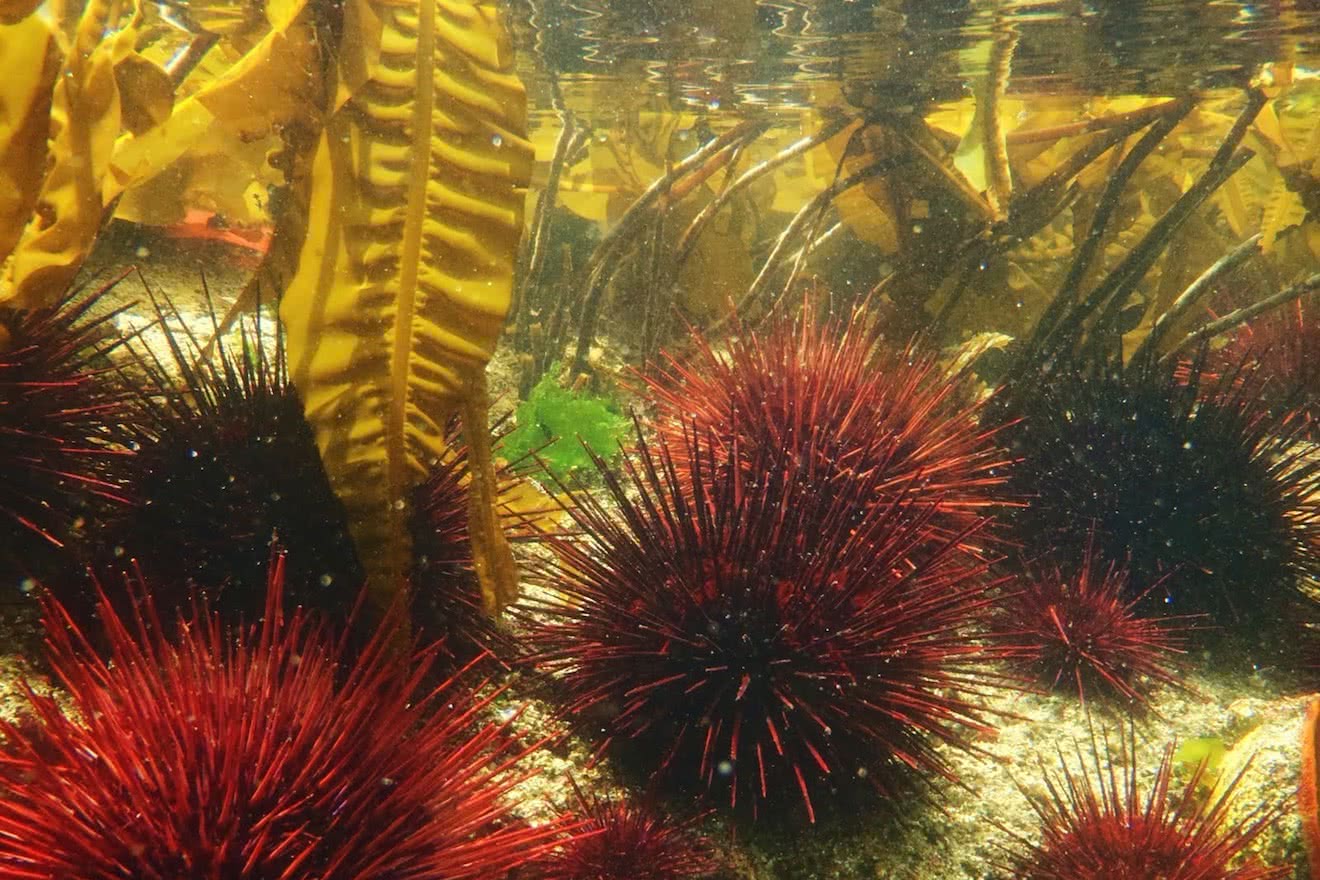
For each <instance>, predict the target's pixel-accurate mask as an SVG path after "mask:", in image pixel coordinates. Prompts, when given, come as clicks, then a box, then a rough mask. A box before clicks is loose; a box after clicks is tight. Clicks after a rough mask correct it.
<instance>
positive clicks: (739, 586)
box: [529, 430, 1011, 820]
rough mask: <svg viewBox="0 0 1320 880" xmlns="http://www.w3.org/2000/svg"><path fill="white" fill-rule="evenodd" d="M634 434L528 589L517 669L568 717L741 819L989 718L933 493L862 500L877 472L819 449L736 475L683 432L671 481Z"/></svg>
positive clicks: (669, 460) (883, 787)
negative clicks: (628, 453) (525, 661)
mask: <svg viewBox="0 0 1320 880" xmlns="http://www.w3.org/2000/svg"><path fill="white" fill-rule="evenodd" d="M638 435H639V436H638V449H637V452H636V454H635V456H634V457H631V458H629V459H628V460H627V463H626V465H625V469H624V471H623V473H621V474H620V473H616V472H613V471H612V470H611V469H610V468H609V466H608V465H607V464H606V463H605V462H604V461H603V460H601V459H600V458H596V459H595V461H596V466H597V468H598V470H599V471H600V474H601V477H602V479H603V481H604V484H605V487H606V493H607V494H608V496H609V497H610V498H611V499H612V501H613V505H612V506H607V505H606V503H604V502H603V501H602V500H601V499H600V498H598V497H597V496H595V495H592V494H589V493H587V492H585V491H580V490H579V491H574V492H572V493H570V502H569V505H568V512H569V514H570V515H571V516H572V518H573V520H574V524H575V526H576V531H577V532H580V535H567V536H566V535H559V536H553V537H552V538H551V539H550V544H551V546H552V548H553V550H554V551H555V553H556V559H557V562H555V563H553V564H552V565H551V566H550V569H549V570H548V571H547V572H546V575H547V578H548V581H549V583H548V586H549V587H550V588H551V591H550V594H551V596H552V597H553V598H549V599H545V600H542V601H540V602H536V603H534V604H533V610H534V611H535V612H537V615H536V617H535V619H534V620H532V622H531V632H530V633H529V639H530V641H531V643H532V647H533V656H532V657H531V662H532V663H534V664H535V665H537V666H538V667H539V668H541V669H545V670H549V671H551V672H553V673H555V674H556V675H557V678H558V681H557V684H558V685H559V687H560V688H561V689H562V692H563V694H564V695H565V697H566V701H567V710H568V712H569V713H570V714H571V715H573V716H576V718H577V719H578V720H580V721H581V722H582V724H583V727H584V728H586V727H587V726H588V723H589V722H590V726H591V727H596V726H597V724H598V725H599V729H603V731H604V739H605V744H604V745H608V744H610V743H616V744H618V745H619V746H621V747H624V746H626V747H629V748H627V749H626V751H627V752H628V753H629V754H630V756H631V757H633V758H634V760H635V761H640V762H642V763H643V764H645V765H647V767H648V769H649V771H650V772H651V774H652V775H653V776H655V777H662V778H664V779H666V780H668V781H671V782H675V783H678V784H690V785H696V786H698V787H701V788H704V789H705V790H706V791H707V793H708V794H709V795H711V796H713V797H716V798H719V799H722V800H724V801H727V802H728V803H730V804H731V805H734V806H740V807H750V808H751V810H752V812H753V813H756V812H757V811H758V810H760V808H761V806H762V804H763V802H765V801H766V800H767V799H770V798H773V797H776V796H780V795H783V794H784V793H785V792H789V793H792V792H796V793H797V794H796V796H798V797H800V798H801V800H802V803H803V804H804V806H805V812H806V815H807V816H808V817H809V818H811V819H812V820H814V819H815V813H816V807H817V804H818V795H820V794H822V793H823V792H824V791H826V790H828V789H831V788H837V787H843V786H851V785H853V784H855V783H857V782H858V781H859V780H864V781H865V784H866V785H869V786H871V787H873V788H874V789H877V790H879V791H880V792H881V793H882V794H886V795H894V794H897V793H898V792H900V791H902V790H906V788H907V784H908V783H911V782H914V781H917V780H919V779H924V780H930V779H932V778H934V777H941V776H943V777H949V776H951V771H950V769H949V767H948V764H947V762H946V761H945V759H944V758H943V757H942V755H941V753H940V751H939V750H938V749H937V748H936V747H935V743H937V742H944V743H947V744H950V745H953V746H955V747H957V748H963V749H971V748H973V746H972V745H971V743H970V741H969V740H970V738H972V737H974V736H975V735H977V734H979V733H985V732H988V731H989V730H990V725H989V724H988V722H987V720H986V713H985V712H984V711H983V709H982V708H981V706H980V702H979V697H980V695H981V693H982V690H983V688H985V687H986V686H988V685H990V684H991V683H993V682H997V681H998V680H999V679H998V678H997V677H996V675H995V674H994V673H993V672H991V671H989V670H988V669H987V664H989V663H990V662H992V661H995V660H997V659H1000V658H1002V657H1004V656H1007V655H1008V654H1010V653H1011V650H1010V649H1008V648H1005V647H1002V646H996V645H994V644H991V643H987V642H986V641H984V640H982V639H979V638H977V637H975V635H974V633H973V629H974V628H975V627H976V626H977V625H978V624H982V623H984V622H985V620H986V618H987V617H988V615H989V614H990V613H991V610H992V607H993V602H994V600H993V598H992V596H993V589H992V587H991V585H990V582H989V581H988V579H987V578H985V577H983V576H982V574H983V569H982V566H981V565H979V564H975V563H973V562H971V561H969V560H968V559H967V558H966V557H964V556H962V555H961V554H957V553H952V555H953V556H955V557H956V560H957V561H956V562H950V561H949V560H948V559H946V558H945V557H947V556H949V555H951V551H953V550H954V549H955V548H956V547H957V546H958V544H959V542H960V540H961V536H955V537H954V538H953V539H952V540H945V541H942V542H932V540H931V536H930V526H929V519H930V515H931V509H930V507H929V506H921V505H916V504H912V503H908V502H906V501H904V500H903V499H901V498H900V499H897V500H896V501H894V502H892V503H890V504H888V505H886V506H885V507H883V508H876V507H874V506H873V505H868V504H866V503H864V501H863V499H867V498H872V497H874V494H875V493H876V492H877V490H878V489H879V488H880V486H881V485H882V482H883V481H884V480H885V479H886V477H885V476H884V475H881V474H879V473H878V472H876V471H870V472H867V473H865V474H859V475H858V477H857V479H855V480H848V481H841V482H838V483H835V482H831V481H829V480H821V479H818V476H817V474H816V472H815V470H814V465H813V462H816V461H819V460H820V459H819V457H818V456H817V455H815V454H814V453H815V452H816V451H817V450H815V449H810V448H809V449H808V452H810V453H813V454H808V455H804V456H802V457H801V458H800V459H798V460H797V461H796V462H795V463H793V464H789V465H785V464H783V463H782V462H780V461H779V460H778V459H777V458H775V457H773V456H759V457H757V458H752V459H750V460H749V465H750V466H749V467H747V468H729V467H722V466H720V465H719V455H718V453H717V452H716V450H715V449H714V448H713V446H712V444H711V442H710V441H709V440H708V439H707V438H706V437H704V436H703V435H701V434H698V433H694V432H691V431H689V432H688V433H687V434H686V435H685V436H684V437H683V438H682V442H683V444H684V447H683V449H682V453H681V454H682V460H683V461H684V462H685V464H686V466H687V470H688V473H687V475H686V476H680V474H679V472H678V469H677V465H676V458H677V456H676V455H674V454H672V453H671V451H670V448H669V446H668V444H667V443H666V442H664V441H661V443H660V445H659V446H658V447H654V446H652V445H650V444H649V443H647V441H646V440H645V438H644V437H643V436H641V432H640V430H639V432H638ZM753 474H754V475H755V476H754V477H753V476H751V475H753ZM917 547H924V548H926V550H924V551H923V552H921V553H918V552H916V549H915V548H917ZM914 559H920V560H921V561H920V562H913V560H914Z"/></svg>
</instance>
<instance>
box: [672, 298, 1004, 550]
mask: <svg viewBox="0 0 1320 880" xmlns="http://www.w3.org/2000/svg"><path fill="white" fill-rule="evenodd" d="M862 314H863V313H862V312H860V311H858V312H854V313H853V316H852V318H851V319H850V320H848V321H847V322H838V321H829V320H819V319H817V318H815V317H813V315H812V313H811V310H810V307H809V306H808V307H807V308H805V309H804V312H803V314H802V315H801V316H800V317H799V318H797V319H790V318H776V319H774V321H773V323H772V325H771V326H770V328H769V329H768V330H766V331H755V330H751V329H747V328H743V329H742V331H741V332H740V334H739V335H738V336H736V337H735V338H733V339H732V340H730V342H729V345H728V352H727V354H726V355H720V354H718V353H716V351H715V349H714V348H713V347H712V345H711V343H710V342H709V341H707V340H706V339H704V338H702V337H701V336H699V335H698V336H697V338H696V342H695V344H696V354H695V357H694V358H693V359H692V360H691V361H686V362H684V361H680V360H678V359H677V358H675V357H673V356H668V364H667V365H665V366H662V367H661V369H660V373H659V375H658V376H656V377H652V378H648V379H647V383H648V385H649V389H650V391H651V393H652V395H653V396H654V398H655V401H656V407H657V412H658V415H657V428H658V430H659V431H660V432H661V433H662V434H663V435H665V436H667V437H668V438H669V439H670V443H671V446H672V447H673V449H674V453H675V457H676V459H678V460H679V465H680V467H681V466H682V464H683V462H682V460H681V454H682V444H681V443H680V442H679V441H680V440H681V436H682V434H683V432H684V431H686V430H687V429H688V427H689V426H690V425H695V426H696V429H697V430H698V432H701V433H706V432H710V434H711V436H713V437H714V438H715V440H716V451H717V452H718V453H719V454H720V455H721V456H723V457H727V456H729V455H731V454H732V450H733V448H734V446H735V441H736V445H737V446H738V447H739V448H740V449H741V451H742V457H743V458H747V457H748V456H756V455H764V456H767V457H768V458H767V460H768V461H771V462H772V463H773V464H774V465H776V466H784V465H786V464H788V463H790V462H792V461H793V460H795V459H797V458H800V457H801V456H803V455H804V454H806V453H807V452H808V450H811V451H813V453H814V454H815V455H816V456H818V458H819V461H818V463H817V464H818V467H819V468H820V470H819V473H820V475H821V476H822V478H826V477H829V478H833V476H835V475H838V476H844V477H846V476H847V475H849V474H856V473H860V472H863V471H868V470H872V469H874V470H876V471H878V472H879V473H880V475H881V477H882V478H881V479H880V480H878V481H876V489H877V492H878V496H879V497H878V498H877V499H876V500H875V501H873V502H872V503H878V504H879V505H881V506H883V504H884V502H885V501H886V500H887V499H889V498H892V497H894V496H895V495H896V494H900V493H902V494H909V495H911V497H913V498H914V499H916V500H919V501H923V502H928V503H932V504H934V505H935V510H934V513H933V515H932V516H931V520H930V525H929V529H930V531H931V533H932V537H940V538H946V539H947V538H951V537H954V536H962V538H961V540H963V541H964V542H966V544H967V545H966V546H964V547H963V549H967V550H976V549H978V548H977V547H976V546H974V545H973V542H972V535H973V534H974V535H975V536H976V537H977V538H978V539H981V540H984V538H985V535H984V533H983V531H981V530H977V531H975V532H972V531H969V528H970V526H972V525H973V524H974V523H976V522H977V521H978V520H979V519H980V518H981V517H982V516H983V515H984V512H985V510H986V508H988V507H989V506H990V505H991V504H992V503H1002V498H1000V497H999V494H1000V493H997V492H996V491H995V490H996V488H997V487H998V486H999V485H1000V484H1001V483H1003V481H1004V467H1005V465H1006V464H1007V461H1008V459H1007V457H1006V456H1005V454H1004V453H1003V452H1002V451H1001V450H999V449H998V448H996V446H995V443H994V436H993V435H994V431H993V430H988V429H986V428H983V427H981V425H980V423H979V413H980V409H981V407H980V405H979V404H978V403H976V402H974V401H973V398H972V394H971V392H970V390H969V389H968V388H967V386H966V384H965V383H964V382H963V381H962V378H961V377H960V376H959V375H958V374H956V373H953V372H951V371H950V370H949V368H947V367H944V366H941V365H940V364H939V363H938V361H937V360H936V358H935V357H934V356H933V355H932V354H929V353H924V352H920V351H918V350H917V349H916V348H915V347H911V348H908V349H906V350H901V351H891V350H888V349H886V348H885V347H884V345H883V344H882V343H881V342H879V341H878V340H877V339H876V338H874V337H873V336H871V335H870V334H869V333H868V331H867V328H866V327H864V326H863V325H862V323H861V315H862Z"/></svg>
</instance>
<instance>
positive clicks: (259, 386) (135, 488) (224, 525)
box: [97, 308, 362, 615]
mask: <svg viewBox="0 0 1320 880" xmlns="http://www.w3.org/2000/svg"><path fill="white" fill-rule="evenodd" d="M158 311H160V312H161V315H160V319H161V325H162V326H166V327H169V325H170V323H171V322H177V321H178V316H177V314H175V313H174V311H173V309H172V308H171V309H169V310H168V312H166V310H165V309H159V310H158ZM262 329H263V327H262V325H261V324H260V322H258V323H257V324H256V325H255V327H253V328H248V330H245V331H244V332H243V333H242V334H241V338H240V341H239V343H238V344H236V345H232V346H231V345H229V344H226V343H224V342H218V343H217V344H216V345H215V346H214V350H213V352H212V353H211V354H204V353H203V349H202V346H201V345H199V344H198V343H197V342H196V341H195V340H194V339H193V337H192V336H191V334H190V333H189V332H188V331H186V330H184V331H178V330H170V331H169V332H167V334H166V335H167V340H168V344H169V346H170V348H171V352H170V357H169V358H168V360H167V361H165V362H162V361H160V360H158V359H156V358H154V357H153V356H151V355H150V354H143V355H141V356H140V360H141V361H142V362H143V365H144V366H145V367H146V369H145V370H144V372H145V373H147V375H148V381H147V383H146V388H145V390H143V391H142V392H141V393H140V394H139V396H138V399H139V405H140V410H141V417H140V422H141V424H142V425H143V429H142V432H141V434H140V436H139V438H138V454H137V456H136V467H135V468H134V473H133V480H132V486H131V489H132V496H133V499H134V504H133V507H132V508H131V509H129V510H128V511H127V512H126V513H125V514H123V515H121V516H119V517H117V518H116V519H115V520H114V521H113V522H110V523H108V524H107V526H106V527H105V529H104V530H102V531H101V532H100V533H99V534H98V535H97V538H98V541H99V542H100V543H101V544H102V545H103V546H105V547H114V548H116V552H117V553H118V555H119V558H120V560H127V559H129V558H133V559H136V560H138V563H139V564H140V566H141V568H142V570H143V571H144V573H145V574H146V576H147V578H148V580H149V581H150V582H151V583H153V584H155V585H156V589H157V591H158V594H157V600H158V601H159V602H160V604H161V606H162V607H166V608H168V607H171V606H174V607H182V606H186V605H187V603H188V601H189V594H190V591H191V590H192V589H193V588H202V589H205V590H207V591H209V592H211V593H212V595H213V601H214V604H215V607H216V608H217V609H218V610H220V611H221V612H223V613H225V614H230V613H246V614H248V615H251V614H254V613H256V612H257V611H259V610H260V608H261V603H262V597H263V595H264V592H265V575H264V571H265V564H266V560H267V559H268V558H269V556H270V547H271V544H272V541H273V540H274V539H275V538H278V540H279V542H280V544H281V545H283V546H285V547H288V548H289V549H290V552H291V559H292V560H293V562H292V563H291V564H290V568H289V571H288V589H289V595H290V597H291V598H292V599H293V600H294V601H296V602H299V603H309V604H311V605H314V606H320V607H326V606H330V605H340V606H346V605H348V604H351V602H352V597H353V595H354V594H355V593H356V591H357V589H358V587H359V585H360V584H361V579H362V574H361V569H360V566H359V565H358V561H357V557H356V553H355V550H354V546H353V542H352V540H351V538H350V537H349V532H348V525H347V519H346V516H345V514H344V510H343V507H342V505H341V504H340V502H339V500H338V499H337V498H336V496H335V494H334V492H333V490H332V489H331V488H330V483H329V480H328V479H327V477H326V474H325V470H324V468H323V467H322V464H321V455H320V452H319V451H318V449H317V446H316V440H315V438H314V436H313V434H312V430H311V428H310V426H309V425H308V424H307V422H306V420H305V419H304V418H303V407H302V403H301V402H300V401H299V399H298V397H297V394H296V393H295V390H294V388H293V386H292V385H291V384H290V382H289V378H288V374H287V372H286V369H285V360H284V350H283V346H282V345H281V344H280V342H279V341H278V339H277V341H276V342H274V343H271V342H267V341H265V340H263V339H262V333H261V331H262ZM272 349H273V350H272ZM175 376H177V378H175ZM106 580H107V581H108V580H110V579H109V578H107V579H106ZM163 589H170V590H174V591H176V596H175V597H174V598H173V599H172V600H167V599H165V597H164V596H163V595H162V594H160V593H159V591H160V590H163Z"/></svg>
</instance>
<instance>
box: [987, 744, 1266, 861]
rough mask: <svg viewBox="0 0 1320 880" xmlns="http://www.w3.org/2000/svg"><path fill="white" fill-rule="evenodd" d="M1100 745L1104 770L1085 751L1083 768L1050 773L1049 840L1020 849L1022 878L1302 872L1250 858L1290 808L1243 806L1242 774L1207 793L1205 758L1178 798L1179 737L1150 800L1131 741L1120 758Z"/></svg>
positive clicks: (1044, 807) (1044, 818) (1044, 817)
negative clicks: (1238, 802)
mask: <svg viewBox="0 0 1320 880" xmlns="http://www.w3.org/2000/svg"><path fill="white" fill-rule="evenodd" d="M1091 752H1092V754H1091V762H1090V766H1091V767H1093V768H1094V771H1095V772H1094V778H1092V776H1091V771H1090V769H1089V768H1088V767H1087V761H1086V759H1085V758H1083V757H1082V756H1081V755H1080V753H1079V755H1078V759H1079V761H1080V763H1081V764H1082V767H1083V769H1082V770H1081V771H1080V772H1074V771H1072V770H1069V769H1068V767H1067V765H1066V764H1064V766H1063V768H1062V770H1061V779H1055V778H1052V777H1051V776H1049V775H1048V774H1047V775H1046V778H1045V786H1046V789H1047V791H1048V796H1047V797H1037V798H1032V799H1031V802H1032V806H1033V808H1034V809H1035V810H1036V813H1037V815H1039V816H1040V820H1041V840H1040V842H1039V843H1036V844H1024V845H1023V846H1022V848H1021V850H1020V851H1019V852H1017V853H1016V854H1015V855H1014V857H1013V867H1012V876H1013V878H1014V880H1150V878H1159V880H1278V878H1283V877H1287V876H1289V875H1290V874H1291V873H1292V869H1291V868H1289V867H1286V866H1280V867H1275V868H1271V867H1266V866H1264V865H1261V864H1260V863H1259V862H1258V861H1256V860H1254V859H1242V858H1240V857H1241V856H1242V855H1243V854H1244V852H1245V851H1246V850H1247V848H1248V847H1249V846H1250V845H1251V844H1252V842H1253V841H1255V839H1256V838H1257V837H1259V836H1260V834H1261V833H1262V832H1263V831H1265V829H1266V828H1267V827H1268V826H1269V825H1270V823H1271V822H1273V821H1275V819H1277V818H1278V816H1279V815H1280V813H1281V807H1280V806H1275V807H1269V806H1266V805H1264V804H1259V805H1256V806H1255V807H1254V808H1252V809H1249V810H1247V811H1246V812H1245V814H1239V813H1236V812H1235V811H1234V810H1233V802H1234V795H1235V792H1236V790H1237V786H1238V785H1239V783H1240V782H1241V780H1242V773H1239V774H1238V775H1237V776H1236V777H1234V778H1233V779H1232V780H1230V781H1229V782H1228V783H1227V784H1226V785H1223V786H1221V788H1220V789H1219V790H1218V793H1217V794H1212V795H1210V796H1209V797H1208V798H1206V797H1202V796H1201V795H1200V794H1198V793H1197V788H1198V785H1199V784H1200V783H1201V781H1202V778H1203V773H1204V770H1205V766H1204V765H1201V766H1200V767H1198V768H1197V770H1196V771H1195V772H1194V773H1193V774H1192V777H1191V778H1190V779H1189V780H1188V782H1187V784H1186V786H1185V787H1184V788H1183V793H1182V794H1181V795H1180V796H1174V795H1173V794H1172V793H1171V792H1170V787H1171V784H1172V778H1173V754H1174V749H1173V746H1172V745H1170V746H1168V747H1166V748H1165V750H1164V755H1163V758H1162V759H1161V761H1160V766H1159V770H1158V771H1157V773H1156V775H1155V779H1154V781H1152V782H1151V783H1150V787H1149V790H1148V791H1147V793H1146V795H1145V797H1144V798H1143V797H1142V794H1141V789H1140V786H1139V785H1138V783H1137V768H1136V761H1135V759H1134V758H1133V754H1134V752H1135V747H1134V745H1133V744H1131V739H1130V740H1129V744H1127V745H1125V747H1124V748H1123V749H1122V750H1121V753H1120V754H1119V755H1117V756H1115V755H1112V754H1111V753H1110V749H1109V746H1108V743H1107V742H1106V744H1105V748H1104V755H1103V757H1102V756H1101V753H1100V749H1099V747H1098V746H1097V745H1096V744H1095V743H1094V742H1093V743H1092V748H1091ZM1118 764H1125V765H1126V766H1125V767H1123V768H1122V769H1120V768H1119V767H1118V766H1117V765H1118ZM1242 772H1245V769H1244V771H1242ZM1230 812H1234V813H1235V815H1234V817H1233V819H1232V821H1231V822H1229V821H1228V819H1229V814H1230Z"/></svg>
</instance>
